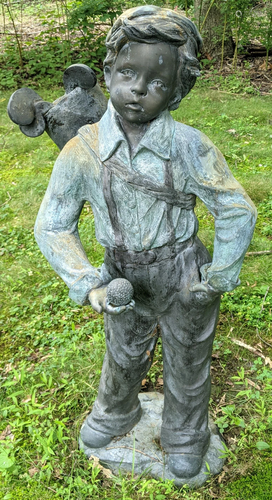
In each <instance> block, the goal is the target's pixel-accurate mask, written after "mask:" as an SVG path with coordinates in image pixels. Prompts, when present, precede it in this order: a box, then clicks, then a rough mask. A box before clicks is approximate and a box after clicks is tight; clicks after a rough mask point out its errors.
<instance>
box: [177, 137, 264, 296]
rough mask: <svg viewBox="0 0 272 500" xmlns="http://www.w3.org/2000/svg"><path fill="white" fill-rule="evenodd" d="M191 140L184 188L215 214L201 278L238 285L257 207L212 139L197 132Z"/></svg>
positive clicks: (225, 287) (218, 286)
mask: <svg viewBox="0 0 272 500" xmlns="http://www.w3.org/2000/svg"><path fill="white" fill-rule="evenodd" d="M198 134H199V138H198V140H197V141H191V143H190V146H189V148H190V152H191V154H190V157H191V158H192V161H191V162H190V165H189V178H188V181H187V185H186V189H185V190H186V192H188V193H189V192H191V193H194V194H196V195H197V196H198V197H199V198H200V199H201V200H202V201H203V202H204V204H205V205H206V207H207V208H208V210H209V211H210V212H211V214H212V215H213V217H214V221H215V222H214V224H215V239H214V252H213V259H212V262H211V263H209V264H205V265H204V266H202V267H201V269H200V272H201V275H202V280H203V281H204V282H206V283H208V284H209V285H210V286H212V287H213V288H214V289H215V290H217V291H220V292H225V291H230V290H233V289H234V288H235V287H236V286H237V285H239V283H240V281H239V273H240V270H241V266H242V263H243V259H244V256H245V253H246V250H247V248H248V245H249V243H250V241H251V238H252V235H253V231H254V226H255V223H256V218H257V211H256V208H255V206H254V204H253V203H252V201H251V200H250V198H249V197H248V195H247V194H246V192H245V190H244V189H243V188H242V186H241V185H240V184H239V182H238V181H237V180H236V179H235V178H234V177H233V175H232V173H231V172H230V170H229V168H228V165H227V163H226V161H225V159H224V157H223V155H222V154H221V153H220V151H219V150H218V149H217V148H216V147H215V146H214V145H213V143H212V142H211V141H210V140H209V139H208V138H207V137H206V136H205V135H204V134H202V133H200V132H198Z"/></svg>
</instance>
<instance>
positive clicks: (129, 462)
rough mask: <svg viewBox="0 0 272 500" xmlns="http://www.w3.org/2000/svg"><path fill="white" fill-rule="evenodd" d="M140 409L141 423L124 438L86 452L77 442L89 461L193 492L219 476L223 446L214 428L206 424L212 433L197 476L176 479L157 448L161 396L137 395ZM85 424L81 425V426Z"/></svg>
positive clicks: (153, 393)
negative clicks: (91, 458) (167, 482)
mask: <svg viewBox="0 0 272 500" xmlns="http://www.w3.org/2000/svg"><path fill="white" fill-rule="evenodd" d="M139 399H140V401H141V406H142V412H143V413H142V417H141V420H140V422H139V423H138V424H137V425H135V427H134V428H133V429H132V430H131V431H130V432H129V433H128V434H126V435H125V436H121V437H117V438H114V439H113V440H112V441H111V443H109V444H108V445H107V446H105V447H104V448H87V447H86V446H85V445H84V444H83V443H82V441H81V440H80V439H79V445H80V448H81V449H83V450H84V452H85V453H86V455H87V456H88V457H90V456H95V457H97V458H98V459H99V461H100V462H101V464H103V465H104V466H105V467H108V468H109V469H111V470H112V472H113V473H114V474H118V473H119V471H124V472H131V471H132V470H133V471H134V473H135V474H142V473H143V472H146V474H147V475H149V476H152V477H154V478H157V479H158V478H162V479H170V480H174V482H175V484H176V485H177V486H182V485H184V484H187V485H188V486H190V487H192V488H197V487H200V486H202V485H203V484H204V483H205V481H207V480H208V479H209V477H210V475H215V474H218V473H219V472H220V471H221V470H222V467H223V465H224V458H222V455H223V454H224V446H223V444H222V441H221V439H220V437H219V435H218V431H217V428H216V426H215V425H214V423H213V422H212V421H210V422H209V428H210V431H211V439H210V445H209V448H208V451H207V453H206V455H205V456H204V458H203V464H202V468H201V471H200V472H199V474H198V475H197V476H195V477H193V478H190V479H188V478H187V479H183V478H178V477H175V476H174V475H173V474H172V472H171V471H170V470H169V468H168V465H167V455H165V454H164V452H163V450H162V449H161V447H160V444H159V443H160V430H161V424H162V409H163V395H162V394H159V393H155V392H148V393H141V394H140V395H139ZM84 425H85V424H83V426H84Z"/></svg>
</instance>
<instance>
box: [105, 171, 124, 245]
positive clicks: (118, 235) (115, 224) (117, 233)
mask: <svg viewBox="0 0 272 500" xmlns="http://www.w3.org/2000/svg"><path fill="white" fill-rule="evenodd" d="M111 180H112V173H111V172H110V170H108V169H107V168H106V167H105V166H104V169H103V194H104V198H105V202H106V205H107V207H108V212H109V217H110V221H111V225H112V229H113V232H114V237H115V245H116V247H117V248H119V249H125V245H124V238H123V235H122V231H121V228H120V224H119V220H118V213H117V207H116V203H115V201H114V198H113V195H112V190H111Z"/></svg>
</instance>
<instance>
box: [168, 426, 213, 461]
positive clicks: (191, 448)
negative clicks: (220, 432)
mask: <svg viewBox="0 0 272 500" xmlns="http://www.w3.org/2000/svg"><path fill="white" fill-rule="evenodd" d="M209 443H210V431H209V430H207V431H205V432H198V431H194V432H193V431H192V430H191V429H189V430H188V432H186V430H185V429H183V430H182V432H181V431H175V430H173V429H172V430H171V429H165V428H163V427H162V430H161V445H162V448H163V449H164V451H165V452H166V453H189V454H193V455H201V456H202V457H203V456H204V455H205V453H206V451H207V449H208V447H209Z"/></svg>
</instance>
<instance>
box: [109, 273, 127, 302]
mask: <svg viewBox="0 0 272 500" xmlns="http://www.w3.org/2000/svg"><path fill="white" fill-rule="evenodd" d="M132 297H133V286H132V284H131V283H130V282H129V281H128V280H126V279H124V278H116V279H115V280H112V281H111V282H110V283H109V285H108V286H107V300H108V302H109V304H111V305H112V306H126V305H127V304H129V302H130V301H131V300H132Z"/></svg>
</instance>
